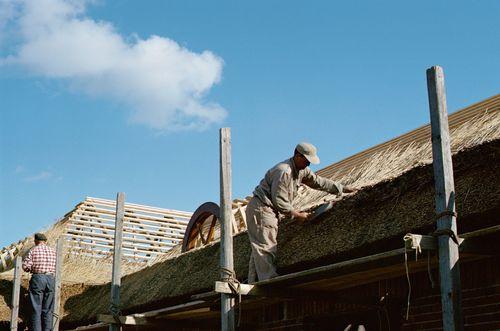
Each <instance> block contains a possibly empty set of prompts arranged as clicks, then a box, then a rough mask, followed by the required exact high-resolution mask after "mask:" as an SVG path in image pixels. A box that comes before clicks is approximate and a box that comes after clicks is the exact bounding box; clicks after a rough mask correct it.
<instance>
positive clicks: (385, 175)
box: [64, 97, 500, 323]
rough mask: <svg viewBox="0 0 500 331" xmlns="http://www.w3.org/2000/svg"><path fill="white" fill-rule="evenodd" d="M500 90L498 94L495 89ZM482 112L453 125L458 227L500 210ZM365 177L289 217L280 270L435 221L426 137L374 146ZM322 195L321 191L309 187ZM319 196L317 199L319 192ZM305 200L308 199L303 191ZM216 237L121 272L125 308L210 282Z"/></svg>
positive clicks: (371, 248)
mask: <svg viewBox="0 0 500 331" xmlns="http://www.w3.org/2000/svg"><path fill="white" fill-rule="evenodd" d="M497 98H498V97H497ZM499 114H500V113H499V112H498V108H496V110H495V111H493V112H487V113H483V112H482V111H480V112H478V113H477V114H476V115H477V116H474V117H473V118H470V119H469V120H468V121H467V122H464V123H462V124H461V125H460V126H459V127H457V128H456V129H455V130H452V137H453V140H452V141H453V146H454V150H455V154H454V157H453V161H454V171H455V186H456V192H457V212H458V214H459V218H458V223H459V231H460V232H462V231H466V230H467V231H469V230H474V229H475V228H480V227H484V226H488V225H491V224H496V223H497V222H498V220H497V219H496V218H495V217H494V215H498V212H499V211H500V199H499V197H500V168H499V167H498V166H492V165H496V164H499V163H500V153H499V150H500V116H499ZM343 178H346V179H348V180H351V182H354V183H371V184H367V185H364V189H363V190H361V191H360V192H358V194H356V195H354V196H351V197H347V198H345V199H343V200H341V201H339V202H338V203H337V204H336V206H335V208H334V209H333V210H331V211H330V212H329V213H328V214H326V215H325V216H324V217H322V219H321V220H320V222H317V223H306V224H304V225H300V224H296V223H293V222H291V221H286V220H285V221H284V223H282V224H281V226H280V232H279V235H278V245H279V250H278V267H279V271H280V272H281V273H286V272H290V271H296V270H300V269H303V268H308V267H313V266H319V265H324V264H327V263H332V262H335V261H340V260H345V259H348V258H352V257H356V256H360V255H364V254H367V253H369V254H374V253H376V252H378V251H382V250H386V249H391V248H394V247H401V245H402V237H403V235H404V234H405V233H407V232H409V231H424V232H426V231H430V230H432V229H433V228H434V226H435V217H434V188H433V180H432V166H431V159H430V146H429V144H426V143H424V144H421V145H417V144H410V145H406V146H403V147H402V148H389V149H388V150H386V151H385V152H381V153H378V154H377V153H376V154H374V156H372V157H371V158H369V159H366V160H365V162H363V163H362V165H361V166H360V167H359V169H358V170H356V171H354V172H351V173H349V174H348V175H346V176H344V177H343ZM304 196H306V198H308V199H309V200H310V201H314V202H315V203H318V201H319V200H321V199H322V198H321V196H320V198H318V197H317V196H313V195H312V193H309V192H305V193H304ZM318 199H319V200H318ZM302 201H305V200H304V199H303V200H302ZM249 253H250V249H249V244H248V239H247V236H246V235H245V234H244V233H242V234H239V235H237V236H235V237H234V260H235V261H234V264H235V271H236V273H237V276H238V277H239V278H240V279H244V278H245V276H246V272H247V266H248V258H249ZM218 264H219V244H218V243H215V244H213V245H211V246H207V247H205V248H203V249H198V250H194V251H190V252H188V253H185V254H181V255H179V256H177V257H174V258H172V259H169V260H166V261H163V262H161V263H158V264H155V265H153V266H151V267H149V268H147V269H144V270H142V271H141V272H138V273H135V274H131V275H128V276H126V277H124V279H123V280H122V289H123V292H122V295H121V296H122V300H123V302H125V305H124V309H123V310H124V312H130V311H141V310H145V309H153V308H156V307H159V306H161V305H164V304H166V303H168V302H170V301H172V300H174V299H179V298H182V297H185V296H188V295H190V294H194V293H199V292H202V291H207V290H210V289H211V288H212V287H213V284H214V281H215V280H216V279H217V278H218ZM108 293H109V285H106V286H95V287H91V288H89V289H88V290H87V291H85V292H84V293H82V294H81V295H78V296H75V297H72V298H69V299H68V300H67V301H66V304H65V309H66V312H67V313H68V315H67V316H66V317H65V319H64V320H65V321H66V322H78V323H82V322H84V321H92V320H93V319H95V317H96V315H97V314H98V313H105V312H106V311H107V302H106V301H103V300H98V299H97V298H102V297H107V296H108Z"/></svg>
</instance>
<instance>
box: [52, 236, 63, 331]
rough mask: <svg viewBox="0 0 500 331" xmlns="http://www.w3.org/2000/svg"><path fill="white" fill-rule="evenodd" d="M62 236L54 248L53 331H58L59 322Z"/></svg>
mask: <svg viewBox="0 0 500 331" xmlns="http://www.w3.org/2000/svg"><path fill="white" fill-rule="evenodd" d="M63 250H64V236H61V237H59V239H57V246H56V254H57V257H56V277H55V290H54V328H53V330H54V331H59V321H60V320H61V316H60V312H61V280H62V266H63V262H64V255H63Z"/></svg>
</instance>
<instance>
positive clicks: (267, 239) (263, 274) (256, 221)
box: [246, 197, 278, 284]
mask: <svg viewBox="0 0 500 331" xmlns="http://www.w3.org/2000/svg"><path fill="white" fill-rule="evenodd" d="M246 221H247V233H248V238H249V239H250V246H251V247H252V254H251V257H250V263H249V265H248V283H249V284H250V283H255V282H256V281H257V279H258V280H259V281H262V280H266V279H269V278H273V277H276V276H278V273H277V272H276V251H277V247H278V243H277V236H278V217H277V215H276V213H275V212H274V211H273V209H272V208H271V207H269V206H266V205H265V204H263V203H262V202H261V201H260V200H259V199H258V198H257V197H253V198H252V199H251V200H250V202H249V203H248V205H247V208H246Z"/></svg>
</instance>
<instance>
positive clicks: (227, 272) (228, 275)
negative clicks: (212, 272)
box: [220, 267, 241, 327]
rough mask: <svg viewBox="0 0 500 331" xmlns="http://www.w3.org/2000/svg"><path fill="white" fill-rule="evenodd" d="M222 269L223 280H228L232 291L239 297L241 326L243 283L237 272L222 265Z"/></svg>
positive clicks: (239, 320)
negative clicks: (237, 276)
mask: <svg viewBox="0 0 500 331" xmlns="http://www.w3.org/2000/svg"><path fill="white" fill-rule="evenodd" d="M220 271H221V281H223V282H226V283H227V285H228V286H229V288H230V289H231V293H232V294H233V295H235V296H237V298H238V303H237V306H238V327H240V323H241V286H240V285H241V283H240V282H239V280H238V279H237V278H236V273H235V272H234V271H233V270H231V269H228V268H224V267H220Z"/></svg>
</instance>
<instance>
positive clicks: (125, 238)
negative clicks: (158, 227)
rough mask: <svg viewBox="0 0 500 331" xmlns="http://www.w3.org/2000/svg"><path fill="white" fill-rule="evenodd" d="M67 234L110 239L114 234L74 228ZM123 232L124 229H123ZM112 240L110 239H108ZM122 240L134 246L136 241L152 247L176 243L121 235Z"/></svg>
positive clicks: (177, 240)
mask: <svg viewBox="0 0 500 331" xmlns="http://www.w3.org/2000/svg"><path fill="white" fill-rule="evenodd" d="M67 232H68V234H73V233H76V234H82V235H89V236H90V238H91V239H96V240H97V239H104V240H105V239H112V238H114V235H111V234H105V233H100V232H90V231H85V230H74V229H68V230H67ZM123 232H125V231H123ZM126 234H129V233H126ZM162 239H164V240H170V241H174V242H180V241H181V240H179V239H178V238H169V237H168V235H165V237H163V238H162ZM110 241H111V242H112V240H110ZM123 241H124V242H127V243H129V244H133V245H134V246H135V244H136V243H140V244H149V245H151V246H152V247H155V246H170V247H173V246H175V245H177V244H176V243H169V242H162V241H154V240H148V239H140V238H132V237H129V236H123ZM143 247H148V248H149V246H143Z"/></svg>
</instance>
